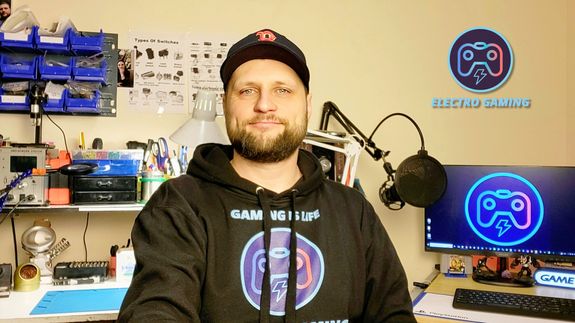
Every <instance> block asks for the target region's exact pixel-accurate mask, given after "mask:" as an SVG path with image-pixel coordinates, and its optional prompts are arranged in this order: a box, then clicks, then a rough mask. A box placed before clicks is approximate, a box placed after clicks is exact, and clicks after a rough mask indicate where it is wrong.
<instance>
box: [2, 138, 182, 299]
mask: <svg viewBox="0 0 575 323" xmlns="http://www.w3.org/2000/svg"><path fill="white" fill-rule="evenodd" d="M80 142H81V144H80V147H79V148H80V149H78V150H72V151H71V152H67V151H64V150H58V149H55V148H54V147H48V146H46V145H44V144H42V145H37V144H17V143H10V142H7V141H4V142H2V143H1V144H0V181H1V182H2V183H8V185H6V187H4V188H2V189H1V190H0V211H1V210H2V209H3V208H4V207H5V208H7V210H4V211H5V212H6V211H7V213H8V214H7V215H4V216H0V223H2V222H3V220H5V219H6V218H8V217H10V216H11V214H12V213H13V212H14V211H16V210H17V209H18V208H19V207H27V208H34V207H40V206H51V205H54V206H56V205H89V204H94V205H98V204H112V205H113V204H131V203H134V204H137V203H145V202H146V201H147V200H148V199H149V198H150V197H151V196H152V194H153V193H154V191H155V190H156V189H157V188H158V187H159V186H160V185H161V184H162V183H163V182H165V181H166V180H167V179H169V178H171V177H173V176H179V175H180V174H182V173H183V170H185V169H186V167H187V158H188V156H187V147H181V148H180V149H179V153H177V152H176V151H175V150H173V155H172V156H170V150H169V146H168V143H167V140H166V139H164V138H162V137H160V138H158V139H157V140H154V139H149V140H148V142H147V143H141V142H137V141H130V142H128V143H127V146H128V149H114V150H112V149H103V143H102V140H101V139H99V138H96V139H95V140H94V142H93V144H92V147H93V148H92V149H86V147H85V144H84V138H83V135H82V136H81V140H80ZM176 155H178V156H176ZM69 246H70V242H69V241H67V240H66V239H65V238H61V239H60V241H57V239H56V233H55V231H54V229H53V228H52V227H51V223H50V221H49V220H47V219H37V220H35V221H34V224H33V225H32V226H31V227H30V228H28V229H27V230H25V231H24V233H23V234H22V236H21V247H22V248H23V249H24V250H25V251H26V252H27V253H28V254H29V261H27V262H25V263H23V264H20V265H17V268H16V269H15V270H13V269H12V265H11V264H0V297H8V296H9V294H10V289H11V283H12V281H13V282H14V290H15V291H33V290H36V289H38V288H39V286H40V284H53V285H76V284H92V283H99V282H103V281H106V280H107V279H110V278H114V279H115V280H116V281H120V282H129V281H130V280H131V278H132V274H133V271H134V267H135V257H134V251H133V249H132V247H131V246H130V241H129V240H128V243H127V244H125V245H122V246H121V247H120V246H118V245H114V246H112V247H111V249H110V258H109V259H106V260H96V261H71V262H58V263H55V262H54V260H55V258H56V257H57V256H58V255H60V254H61V253H62V252H64V251H65V250H66V249H67V248H68V247H69ZM53 262H54V263H53Z"/></svg>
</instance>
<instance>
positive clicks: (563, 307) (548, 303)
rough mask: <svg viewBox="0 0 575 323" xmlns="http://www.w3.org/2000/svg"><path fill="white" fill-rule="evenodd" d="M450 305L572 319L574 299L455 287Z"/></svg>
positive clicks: (547, 317) (574, 315)
mask: <svg viewBox="0 0 575 323" xmlns="http://www.w3.org/2000/svg"><path fill="white" fill-rule="evenodd" d="M453 307H454V308H460V309H465V310H476V311H484V312H497V313H503V314H512V315H523V316H531V317H541V318H546V319H556V320H567V321H575V299H567V298H556V297H547V296H539V295H523V294H512V293H501V292H495V291H482V290H475V289H465V288H458V289H457V290H455V295H454V296H453Z"/></svg>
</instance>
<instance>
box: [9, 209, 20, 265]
mask: <svg viewBox="0 0 575 323" xmlns="http://www.w3.org/2000/svg"><path fill="white" fill-rule="evenodd" d="M10 222H11V223H12V242H13V243H14V264H15V265H16V268H18V242H16V225H15V224H14V217H10Z"/></svg>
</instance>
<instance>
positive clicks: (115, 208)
mask: <svg viewBox="0 0 575 323" xmlns="http://www.w3.org/2000/svg"><path fill="white" fill-rule="evenodd" d="M143 207H144V204H139V203H130V204H82V205H75V204H70V205H49V206H19V207H18V208H17V209H16V211H14V213H39V212H139V211H141V210H142V208H143ZM11 210H12V207H11V206H4V209H2V213H8V212H10V211H11Z"/></svg>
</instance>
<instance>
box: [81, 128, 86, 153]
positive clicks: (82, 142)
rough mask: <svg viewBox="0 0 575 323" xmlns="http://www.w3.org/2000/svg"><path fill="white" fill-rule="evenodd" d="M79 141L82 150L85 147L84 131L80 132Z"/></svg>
mask: <svg viewBox="0 0 575 323" xmlns="http://www.w3.org/2000/svg"><path fill="white" fill-rule="evenodd" d="M80 142H81V144H82V150H84V149H86V140H84V131H82V132H80Z"/></svg>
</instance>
